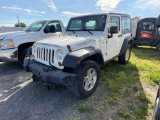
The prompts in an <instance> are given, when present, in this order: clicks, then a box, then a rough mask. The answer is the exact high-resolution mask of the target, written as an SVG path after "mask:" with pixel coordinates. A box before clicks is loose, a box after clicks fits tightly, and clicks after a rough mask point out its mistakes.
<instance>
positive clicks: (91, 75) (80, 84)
mask: <svg viewBox="0 0 160 120" xmlns="http://www.w3.org/2000/svg"><path fill="white" fill-rule="evenodd" d="M75 73H76V74H77V75H78V76H77V80H76V81H75V82H74V84H73V85H71V86H70V89H71V91H72V92H73V93H74V94H75V95H76V96H78V97H79V98H87V97H89V96H91V95H92V94H93V93H94V91H95V90H96V88H97V86H98V83H99V76H100V75H99V74H100V70H99V66H98V64H97V63H96V62H94V61H86V62H84V63H82V64H81V65H80V67H79V68H78V69H76V70H75Z"/></svg>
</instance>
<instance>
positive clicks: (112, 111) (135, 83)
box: [77, 47, 160, 120]
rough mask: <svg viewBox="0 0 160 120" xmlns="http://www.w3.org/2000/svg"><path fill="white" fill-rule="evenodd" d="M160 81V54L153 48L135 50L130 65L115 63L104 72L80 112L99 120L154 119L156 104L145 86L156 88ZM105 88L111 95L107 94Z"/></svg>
mask: <svg viewBox="0 0 160 120" xmlns="http://www.w3.org/2000/svg"><path fill="white" fill-rule="evenodd" d="M159 78H160V52H159V51H156V50H155V49H153V48H146V47H145V48H141V47H140V48H134V49H133V50H132V55H131V59H130V61H129V63H128V64H127V65H121V64H119V63H118V60H117V59H115V60H114V61H112V62H110V63H108V64H106V65H105V69H101V80H100V85H99V86H98V90H97V91H96V92H95V93H94V94H93V95H92V96H91V97H90V98H88V99H87V100H86V101H83V102H82V103H80V104H79V105H78V107H77V110H78V111H79V112H80V113H84V114H87V115H91V116H92V117H91V119H93V118H94V117H96V118H95V119H96V120H97V119H108V118H111V119H113V120H120V119H121V120H123V119H124V120H125V119H126V120H130V119H131V120H146V118H147V117H148V116H151V111H152V109H153V107H152V104H153V103H151V101H150V99H148V98H149V96H148V94H146V91H144V88H143V87H144V86H143V85H142V83H147V84H152V85H156V84H157V83H158V82H159V81H160V79H159ZM104 88H107V89H108V90H107V91H109V94H105V89H104ZM101 116H103V118H101ZM89 118H90V116H89ZM86 119H88V118H86Z"/></svg>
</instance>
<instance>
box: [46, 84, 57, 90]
mask: <svg viewBox="0 0 160 120" xmlns="http://www.w3.org/2000/svg"><path fill="white" fill-rule="evenodd" d="M44 85H45V86H46V87H47V89H48V91H51V89H54V88H55V85H54V84H52V83H44Z"/></svg>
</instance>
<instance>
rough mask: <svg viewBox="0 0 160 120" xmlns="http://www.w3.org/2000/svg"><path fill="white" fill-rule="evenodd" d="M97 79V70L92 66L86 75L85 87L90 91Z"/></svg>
mask: <svg viewBox="0 0 160 120" xmlns="http://www.w3.org/2000/svg"><path fill="white" fill-rule="evenodd" d="M96 81H97V72H96V70H95V69H94V68H90V69H89V70H88V71H87V72H86V75H85V77H84V81H83V87H84V89H85V90H86V91H90V90H92V89H93V87H94V86H95V83H96Z"/></svg>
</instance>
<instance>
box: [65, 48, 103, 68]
mask: <svg viewBox="0 0 160 120" xmlns="http://www.w3.org/2000/svg"><path fill="white" fill-rule="evenodd" d="M94 55H97V56H96V57H95V59H97V60H98V62H99V64H104V59H103V55H102V52H101V50H100V49H96V48H94V47H87V48H83V49H80V50H77V51H73V52H71V53H69V54H68V55H66V56H65V58H64V60H63V63H62V66H64V67H68V68H77V67H79V65H78V64H77V61H83V60H85V59H87V58H90V57H92V56H94ZM92 60H93V59H92Z"/></svg>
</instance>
